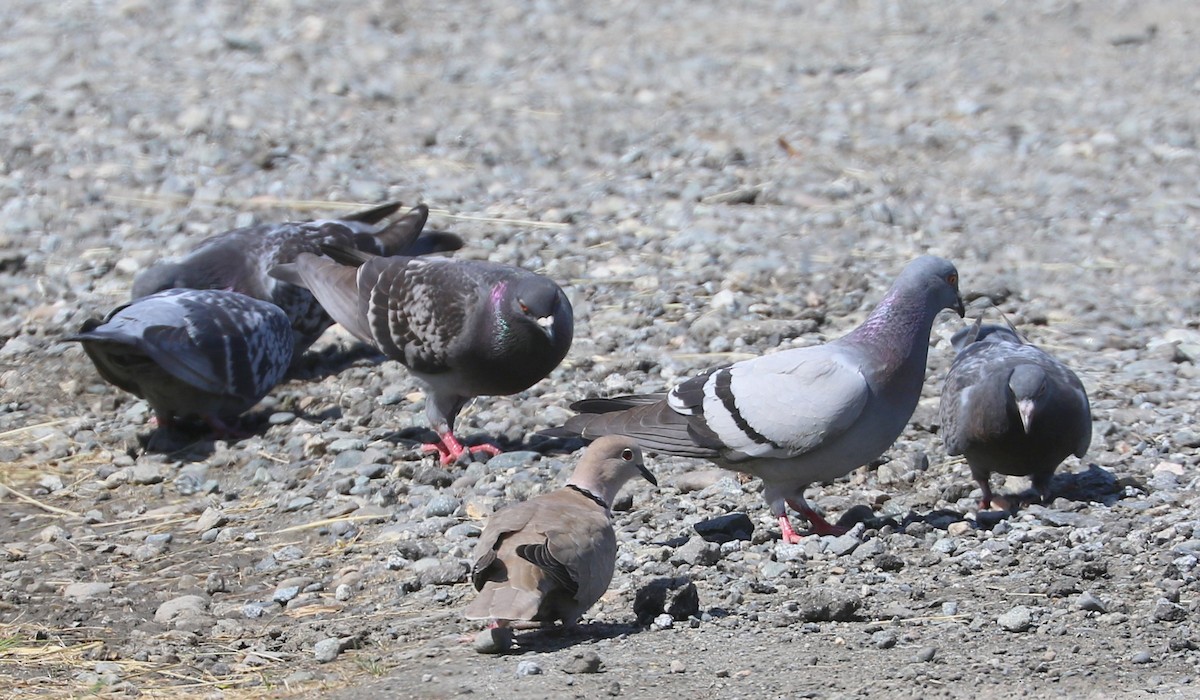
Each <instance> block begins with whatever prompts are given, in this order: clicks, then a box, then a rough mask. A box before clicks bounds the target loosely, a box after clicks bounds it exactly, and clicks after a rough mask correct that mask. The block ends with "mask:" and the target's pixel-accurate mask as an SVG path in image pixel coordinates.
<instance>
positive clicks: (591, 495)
mask: <svg viewBox="0 0 1200 700" xmlns="http://www.w3.org/2000/svg"><path fill="white" fill-rule="evenodd" d="M567 488H569V489H571V490H572V491H578V492H579V493H582V494H583V495H584V496H587V498H588V499H589V500H591V501H592V502H594V503H595V504H596V505H598V506H600V507H601V508H603V509H604V512H606V513H607V512H608V504H607V503H605V502H604V499H603V498H600V497H599V496H597V495H596V494H594V493H592V492H591V491H588V490H587V489H585V488H582V487H579V486H576V485H575V484H567Z"/></svg>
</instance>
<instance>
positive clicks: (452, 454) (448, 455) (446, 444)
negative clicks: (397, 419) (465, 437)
mask: <svg viewBox="0 0 1200 700" xmlns="http://www.w3.org/2000/svg"><path fill="white" fill-rule="evenodd" d="M440 438H441V442H430V443H426V444H424V445H421V451H422V452H437V453H438V454H439V455H440V456H441V463H442V465H443V466H445V465H447V464H453V463H454V462H456V461H458V458H459V457H460V456H462V455H463V454H464V453H470V454H475V453H476V452H486V453H488V454H489V455H491V456H493V457H495V456H496V455H498V454H500V448H499V447H496V446H495V445H488V444H486V443H485V444H482V445H471V446H470V447H464V446H463V444H462V443H461V442H459V441H458V439H457V438H455V437H454V433H453V432H449V431H447V432H445V433H442V435H441V436H440Z"/></svg>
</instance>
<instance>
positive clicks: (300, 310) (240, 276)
mask: <svg viewBox="0 0 1200 700" xmlns="http://www.w3.org/2000/svg"><path fill="white" fill-rule="evenodd" d="M399 208H400V203H399V202H390V203H388V204H383V205H380V206H377V207H374V208H371V209H367V210H365V211H360V212H356V213H353V214H347V215H346V216H344V217H341V218H336V219H318V220H315V221H289V222H285V223H276V224H260V225H257V226H247V227H245V228H238V229H234V230H232V231H226V232H224V233H221V234H217V235H216V236H213V237H211V238H208V239H206V240H204V241H202V242H201V243H200V244H199V245H197V246H196V248H195V249H194V250H192V252H190V253H188V254H187V255H185V256H183V257H182V258H179V259H178V260H174V261H164V262H159V263H156V264H155V265H152V266H151V267H149V268H147V269H146V270H145V271H143V272H142V273H141V274H139V275H138V276H137V278H136V279H135V280H134V281H133V298H134V299H140V298H142V297H144V296H148V295H150V294H154V293H155V292H161V291H163V290H164V289H225V290H229V291H234V292H241V293H242V294H245V295H247V296H251V297H254V298H255V299H261V300H263V301H269V302H271V303H273V304H275V305H276V306H278V307H279V308H281V309H283V311H284V313H286V314H287V317H288V322H289V323H290V324H291V326H292V329H293V331H294V341H295V355H296V357H299V356H300V355H301V354H302V353H303V352H304V351H305V350H307V349H308V347H309V346H310V345H312V344H313V342H315V341H316V339H317V338H318V337H320V335H321V334H322V333H323V332H325V329H326V328H329V326H331V325H333V319H331V318H329V314H327V313H325V311H324V310H323V309H322V308H321V305H320V304H318V303H317V300H316V299H314V298H313V295H312V294H310V293H309V292H308V291H307V290H305V289H302V288H300V287H297V286H295V285H292V284H288V283H286V282H282V281H280V280H277V279H275V278H274V277H271V276H270V275H269V274H268V272H269V271H270V269H271V268H273V267H275V266H276V265H280V264H282V263H289V262H292V261H293V260H295V259H296V256H297V255H299V254H300V253H319V252H320V246H321V244H322V243H327V244H337V245H343V246H347V247H352V248H357V249H359V250H364V251H367V252H369V253H374V254H377V255H422V254H425V253H433V252H444V251H451V250H456V249H458V248H459V247H461V246H462V240H461V239H459V237H458V236H456V235H454V234H451V233H445V232H440V231H425V230H424V227H425V222H426V221H427V220H428V218H429V209H428V208H427V207H426V206H425V205H423V204H422V205H418V206H416V207H413V208H412V209H411V210H409V212H408V213H407V214H405V215H404V216H402V217H400V218H399V219H396V220H395V221H393V222H391V223H389V224H384V223H383V222H384V220H385V219H387V218H388V217H390V216H391V215H392V214H395V213H396V211H397V210H398V209H399Z"/></svg>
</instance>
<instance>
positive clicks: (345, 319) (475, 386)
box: [272, 246, 574, 464]
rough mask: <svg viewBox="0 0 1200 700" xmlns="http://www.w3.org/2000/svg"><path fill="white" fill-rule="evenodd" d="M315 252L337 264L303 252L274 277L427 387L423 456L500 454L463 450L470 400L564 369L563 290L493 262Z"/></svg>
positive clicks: (569, 330) (568, 327) (568, 330)
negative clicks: (461, 418)
mask: <svg viewBox="0 0 1200 700" xmlns="http://www.w3.org/2000/svg"><path fill="white" fill-rule="evenodd" d="M322 250H323V251H325V252H326V253H327V254H329V255H332V256H335V257H336V258H337V260H331V259H329V258H323V257H318V256H315V255H310V254H307V253H303V254H301V255H300V256H298V257H297V258H296V262H295V263H293V264H290V265H282V266H280V267H277V268H275V269H274V270H273V271H272V274H273V275H276V276H278V277H279V278H280V279H283V280H287V281H288V282H292V283H293V284H298V285H301V286H303V287H305V288H307V289H309V290H311V291H312V293H313V294H314V295H315V296H316V298H317V300H318V301H320V302H321V305H322V306H323V307H325V310H326V311H328V312H329V315H330V316H332V317H333V318H334V320H336V321H337V322H338V323H340V324H341V325H342V326H344V327H345V328H346V330H348V331H350V333H351V334H353V335H354V336H355V337H356V338H358V339H360V340H362V341H364V342H367V343H370V344H372V345H373V346H375V347H376V348H378V349H379V350H380V351H381V352H382V353H383V354H385V355H387V356H388V357H389V358H391V359H393V360H396V361H398V362H400V363H402V364H404V366H406V367H408V369H409V370H410V371H411V372H412V373H413V374H414V375H415V376H416V377H417V378H419V379H420V380H421V381H423V382H424V383H425V384H426V385H427V386H428V388H429V396H428V397H427V398H426V400H425V407H426V408H425V410H426V414H427V415H428V417H429V423H430V426H431V427H432V428H433V430H434V431H435V432H436V433H437V434H438V438H439V442H437V443H433V444H430V445H425V449H426V450H430V451H432V450H436V451H437V452H438V453H439V454H440V455H441V460H442V463H443V464H449V463H450V462H453V461H455V460H457V459H458V458H459V456H461V455H462V454H464V453H467V452H479V451H484V452H489V453H491V454H496V453H498V452H499V450H498V449H497V448H496V447H495V446H493V445H475V446H472V447H470V448H469V450H468V449H467V448H464V447H463V446H462V444H461V443H460V442H459V441H458V439H457V438H455V436H454V419H455V418H456V417H457V416H458V412H459V411H460V410H462V408H463V406H465V405H466V404H467V402H468V401H470V400H471V399H472V398H474V397H476V396H497V395H506V394H515V393H517V392H519V391H524V390H525V389H528V388H529V387H531V386H533V385H534V384H535V383H537V382H538V381H540V380H541V379H543V378H544V377H545V376H546V375H548V374H549V373H550V372H551V370H553V369H554V368H555V367H557V366H558V364H559V363H560V362H562V359H563V357H565V356H566V354H567V350H568V349H569V348H570V347H571V339H572V334H573V332H574V320H573V317H572V315H571V302H570V301H568V300H567V296H566V294H564V293H563V291H562V289H560V288H559V286H558V285H557V284H555V283H554V282H552V281H551V280H550V279H548V278H546V277H543V276H541V275H538V274H535V273H533V272H529V271H528V270H523V269H521V268H517V267H512V266H510V265H502V264H499V263H492V262H485V261H479V260H451V259H448V258H432V257H426V258H413V257H404V256H393V257H388V258H384V257H376V256H373V255H369V254H367V253H363V252H361V251H356V250H351V249H347V248H343V247H340V246H322ZM343 263H346V264H343ZM356 266H357V267H356Z"/></svg>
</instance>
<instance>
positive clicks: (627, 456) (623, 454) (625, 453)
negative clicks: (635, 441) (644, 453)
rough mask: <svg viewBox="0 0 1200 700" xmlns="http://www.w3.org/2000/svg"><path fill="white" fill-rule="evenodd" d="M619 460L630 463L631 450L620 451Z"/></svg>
mask: <svg viewBox="0 0 1200 700" xmlns="http://www.w3.org/2000/svg"><path fill="white" fill-rule="evenodd" d="M621 459H623V460H625V461H626V462H632V461H633V450H631V449H629V448H628V447H626V448H625V449H623V450H621Z"/></svg>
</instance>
